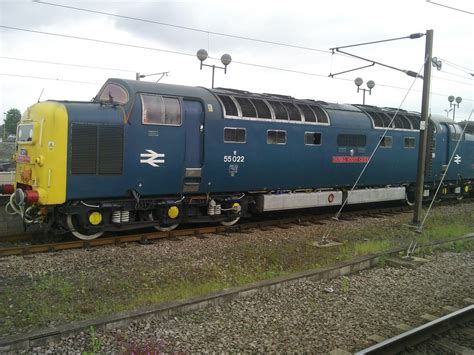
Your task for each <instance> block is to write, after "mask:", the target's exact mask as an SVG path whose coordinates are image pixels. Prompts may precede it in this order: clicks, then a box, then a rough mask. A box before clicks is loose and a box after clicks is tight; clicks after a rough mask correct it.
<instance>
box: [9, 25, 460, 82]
mask: <svg viewBox="0 0 474 355" xmlns="http://www.w3.org/2000/svg"><path fill="white" fill-rule="evenodd" d="M0 28H5V29H8V30H14V31H21V32H27V33H34V34H41V35H47V36H54V37H60V38H68V39H75V40H81V41H90V42H95V43H104V44H110V45H116V46H122V47H130V48H136V49H145V50H152V51H157V52H164V53H170V54H178V55H184V56H188V57H189V56H191V57H194V56H195V54H194V53H187V52H180V51H174V50H168V49H163V48H156V47H148V46H140V45H135V44H129V43H122V42H114V41H106V40H101V39H96V38H89V37H80V36H73V35H66V34H61V33H54V32H46V31H38V30H32V29H26V28H19V27H13V26H5V25H0ZM210 58H211V59H216V58H212V57H210ZM233 63H236V64H241V65H246V66H252V67H257V68H263V69H271V70H278V71H286V72H289V73H297V74H303V75H311V76H317V77H322V78H326V77H327V76H326V75H324V74H318V73H310V72H304V71H298V70H292V69H286V68H279V67H274V66H268V65H262V64H256V63H247V62H241V61H233ZM334 79H336V80H345V81H351V80H350V79H341V78H334ZM444 80H451V79H444ZM378 86H381V87H388V88H395V89H400V90H406V88H402V87H397V86H393V85H388V84H378ZM415 91H416V90H415Z"/></svg>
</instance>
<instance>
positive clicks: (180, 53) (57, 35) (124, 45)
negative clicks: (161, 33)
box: [0, 25, 195, 57]
mask: <svg viewBox="0 0 474 355" xmlns="http://www.w3.org/2000/svg"><path fill="white" fill-rule="evenodd" d="M0 28H5V29H8V30H14V31H21V32H28V33H36V34H42V35H48V36H54V37H61V38H69V39H77V40H81V41H91V42H96V43H102V44H112V45H115V46H122V47H130V48H138V49H146V50H150V51H157V52H164V53H171V54H179V55H186V56H191V57H194V56H195V54H194V53H186V52H179V51H173V50H169V49H163V48H156V47H147V46H139V45H136V44H129V43H121V42H114V41H106V40H102V39H96V38H89V37H80V36H73V35H65V34H60V33H53V32H46V31H38V30H31V29H27V28H19V27H12V26H5V25H0Z"/></svg>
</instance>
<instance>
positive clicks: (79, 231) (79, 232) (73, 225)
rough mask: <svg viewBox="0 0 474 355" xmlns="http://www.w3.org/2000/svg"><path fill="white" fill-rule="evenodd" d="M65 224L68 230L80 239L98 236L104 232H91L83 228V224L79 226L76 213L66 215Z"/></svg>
mask: <svg viewBox="0 0 474 355" xmlns="http://www.w3.org/2000/svg"><path fill="white" fill-rule="evenodd" d="M66 222H67V226H68V228H69V231H70V232H71V233H72V234H73V235H74V236H75V237H77V238H79V239H82V240H92V239H96V238H99V237H100V236H101V235H102V234H104V232H103V231H100V232H95V233H92V232H90V231H88V230H87V229H85V228H84V227H83V226H81V223H80V222H79V221H78V220H77V216H76V215H70V214H69V215H68V216H67V220H66Z"/></svg>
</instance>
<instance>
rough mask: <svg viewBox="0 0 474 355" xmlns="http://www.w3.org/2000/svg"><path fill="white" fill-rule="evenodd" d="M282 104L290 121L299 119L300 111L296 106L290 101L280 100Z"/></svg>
mask: <svg viewBox="0 0 474 355" xmlns="http://www.w3.org/2000/svg"><path fill="white" fill-rule="evenodd" d="M282 104H283V106H285V108H286V110H287V111H288V116H289V118H290V121H301V113H300V111H299V110H298V109H297V108H296V106H295V105H293V104H292V103H290V102H282Z"/></svg>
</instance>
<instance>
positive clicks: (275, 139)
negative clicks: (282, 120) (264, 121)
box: [267, 131, 286, 144]
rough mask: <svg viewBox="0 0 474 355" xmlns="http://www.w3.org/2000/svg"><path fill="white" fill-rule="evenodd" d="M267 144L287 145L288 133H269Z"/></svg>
mask: <svg viewBox="0 0 474 355" xmlns="http://www.w3.org/2000/svg"><path fill="white" fill-rule="evenodd" d="M267 144H286V131H267Z"/></svg>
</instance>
